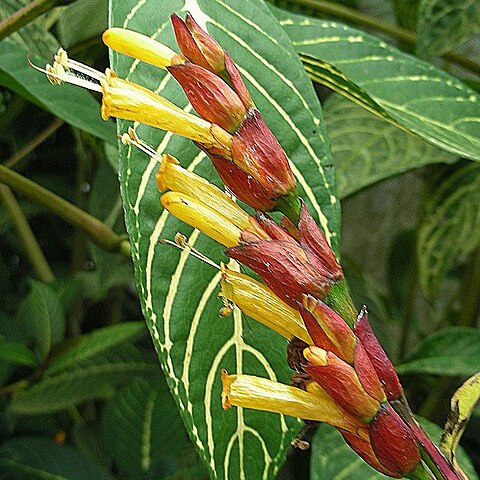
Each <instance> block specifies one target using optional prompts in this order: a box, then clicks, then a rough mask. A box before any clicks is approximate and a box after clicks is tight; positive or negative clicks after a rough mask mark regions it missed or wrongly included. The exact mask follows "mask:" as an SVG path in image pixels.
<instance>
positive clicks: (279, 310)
mask: <svg viewBox="0 0 480 480" xmlns="http://www.w3.org/2000/svg"><path fill="white" fill-rule="evenodd" d="M220 295H221V296H222V297H224V298H225V299H227V300H229V301H231V302H233V303H234V304H235V305H237V307H238V308H239V309H240V310H241V311H242V312H243V313H245V314H246V315H248V316H249V317H252V318H253V319H254V320H256V321H257V322H260V323H262V324H263V325H265V326H267V327H268V328H271V329H272V330H275V331H276V332H277V333H279V334H280V335H282V336H283V337H285V338H286V339H287V340H292V338H294V337H298V338H300V340H303V341H304V342H306V343H308V344H309V345H312V344H313V341H312V339H311V338H310V335H309V334H308V332H307V330H306V329H305V326H304V324H303V321H302V318H301V316H300V314H299V313H298V312H297V311H296V310H295V309H293V308H292V307H290V306H289V305H287V304H286V303H285V302H283V301H282V300H280V298H278V297H277V296H276V295H275V294H274V293H273V292H272V291H271V290H270V289H269V288H268V287H267V286H265V285H264V284H263V283H260V282H257V281H256V280H254V279H253V278H250V277H249V276H248V275H244V274H242V273H238V272H235V271H233V270H229V269H228V268H226V267H225V265H222V280H221V293H220Z"/></svg>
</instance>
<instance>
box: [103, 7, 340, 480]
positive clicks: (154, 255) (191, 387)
mask: <svg viewBox="0 0 480 480" xmlns="http://www.w3.org/2000/svg"><path fill="white" fill-rule="evenodd" d="M185 10H189V11H190V12H191V13H192V15H193V16H194V17H195V19H196V20H197V21H198V22H199V23H200V25H202V26H203V27H205V28H206V29H207V30H208V31H209V32H210V33H211V34H213V35H214V36H215V37H216V39H217V40H218V41H219V42H220V43H221V44H222V45H223V46H224V47H225V49H226V50H227V51H228V52H229V53H230V54H231V55H232V57H233V59H234V61H236V62H237V63H238V65H239V68H240V71H241V73H242V74H243V76H244V78H245V80H246V83H247V86H248V87H249V88H250V91H251V94H252V96H253V99H254V101H255V103H256V105H257V106H258V108H259V110H260V111H261V113H262V115H263V118H264V119H265V120H266V122H267V124H268V125H269V126H270V128H271V129H272V130H273V132H274V133H275V134H276V135H277V137H278V139H279V141H280V143H281V144H282V146H283V147H284V149H285V150H286V152H287V154H288V156H289V158H290V159H291V161H292V162H293V169H294V172H295V174H296V175H297V179H298V181H299V185H300V190H301V194H302V196H303V197H304V198H305V201H306V202H307V204H308V205H309V207H310V208H311V210H312V212H313V214H314V215H315V216H317V217H319V219H320V223H321V225H322V227H323V228H324V230H325V232H326V236H327V238H329V240H330V241H331V242H332V244H333V245H334V248H337V246H338V235H337V230H338V220H339V216H338V206H339V205H338V201H337V200H336V198H335V196H334V190H333V178H332V172H331V157H330V150H329V144H328V141H327V139H326V134H325V130H324V127H323V123H322V114H321V111H320V106H319V103H318V100H317V98H316V95H315V93H314V91H313V89H312V86H311V83H310V81H309V79H308V77H306V75H305V74H304V72H303V69H302V67H301V63H300V61H299V59H298V57H297V56H296V54H295V52H294V50H293V48H292V47H291V44H290V42H289V39H288V37H287V36H286V35H285V33H284V32H283V30H282V29H281V28H280V26H279V25H278V23H277V22H276V21H275V19H274V17H272V16H271V14H270V13H269V11H268V9H267V8H266V6H265V5H264V4H263V3H261V2H257V1H250V0H249V1H245V2H236V1H233V0H229V1H227V2H223V1H220V0H198V1H194V0H188V1H186V2H184V1H182V0H169V1H168V2H164V3H163V4H162V8H158V3H157V2H154V1H148V0H147V1H146V2H140V3H136V2H133V1H117V0H112V2H111V22H112V24H113V25H115V26H122V25H123V26H126V27H128V28H131V29H133V30H137V31H140V32H143V33H145V34H147V35H150V36H152V37H154V38H156V39H158V40H160V41H161V42H162V43H165V44H168V45H169V46H171V47H173V48H176V46H175V44H174V41H173V34H172V33H173V32H172V29H171V26H170V24H169V14H171V13H172V12H174V11H177V12H180V11H185ZM177 51H178V50H177ZM112 65H113V68H114V69H115V70H116V71H117V74H118V75H119V76H121V77H125V76H127V77H128V78H129V79H130V80H133V81H137V82H139V83H141V84H142V85H145V86H147V87H150V88H152V89H153V90H156V91H157V92H160V93H161V94H162V95H164V96H166V97H167V98H168V99H169V100H171V101H173V102H174V103H176V104H177V105H179V106H181V107H182V108H183V107H186V105H187V101H186V99H185V97H184V95H183V93H182V92H181V91H180V89H179V87H178V86H177V85H175V83H174V81H173V80H172V79H171V77H165V76H164V73H163V72H160V71H159V70H156V69H153V68H151V67H148V66H146V65H142V64H139V63H138V62H134V61H133V60H132V59H127V58H122V57H120V56H119V55H116V54H112ZM187 108H188V107H187ZM128 125H129V124H128V123H126V122H119V132H121V133H123V132H124V131H125V130H126V128H127V126H128ZM136 127H137V128H136V131H137V133H138V134H139V136H140V137H141V138H143V139H144V140H145V141H147V142H148V143H149V144H151V145H152V146H153V147H154V148H156V149H157V150H158V151H159V152H160V153H163V152H168V153H170V154H173V155H175V156H177V157H178V158H179V160H180V161H181V163H182V165H183V166H185V167H187V166H188V168H190V169H191V170H194V171H195V172H197V173H199V174H201V175H203V176H206V177H207V178H209V179H211V180H215V179H216V178H217V177H216V175H215V173H214V170H213V168H212V166H211V165H210V163H209V162H208V160H206V159H205V158H204V156H203V155H202V154H200V153H199V151H198V150H197V149H196V148H195V147H194V146H193V145H192V144H191V143H190V142H188V141H185V140H183V139H180V138H177V137H173V136H171V135H170V134H164V133H163V132H160V131H158V130H154V129H152V128H147V127H144V126H141V125H140V126H136ZM156 169H157V163H156V161H155V160H153V161H149V160H148V159H146V158H145V157H144V156H143V155H139V154H137V153H136V152H132V151H131V150H130V149H128V148H125V147H121V160H120V179H121V184H122V196H123V201H124V207H125V211H126V224H127V229H128V232H129V235H130V238H131V244H132V253H133V261H134V265H135V271H136V278H137V285H138V290H139V293H140V298H141V301H142V306H143V309H144V313H145V317H146V319H147V323H148V325H149V327H150V329H151V333H152V337H153V340H154V343H155V346H156V348H157V350H158V353H159V357H160V359H161V362H162V365H163V368H164V371H165V373H166V374H167V379H168V382H169V386H170V389H171V391H172V392H173V394H174V396H175V398H176V400H177V403H178V406H179V408H180V412H181V414H182V416H183V419H184V421H185V423H186V425H187V429H188V430H189V433H190V436H191V438H192V440H193V442H194V444H195V446H196V447H197V449H198V451H199V453H200V455H201V456H202V458H203V459H204V461H205V462H206V464H207V466H208V467H209V469H210V474H211V476H212V478H219V479H224V478H245V479H255V480H257V479H270V478H273V477H274V476H275V474H276V473H277V471H278V469H279V467H280V465H281V464H282V463H283V461H284V457H285V450H286V448H287V447H288V445H289V442H290V440H291V438H292V437H293V435H294V434H295V432H296V431H297V430H298V428H299V423H298V421H297V420H293V419H288V418H285V417H283V416H278V415H275V414H268V413H259V412H255V411H249V410H242V409H231V410H229V411H227V412H223V411H222V408H221V404H220V391H221V382H220V369H221V368H222V367H224V368H227V370H229V371H230V372H244V373H247V372H248V373H250V374H257V375H259V376H263V377H270V378H272V379H278V380H280V381H282V382H286V383H288V382H289V376H290V374H291V371H289V369H288V367H287V365H286V354H285V348H286V342H285V341H284V340H283V339H281V338H279V337H278V336H276V335H274V334H273V333H271V332H269V331H267V330H266V329H265V328H264V327H263V326H261V325H257V324H255V322H253V321H251V320H248V319H246V318H242V316H241V314H240V312H239V311H237V310H235V312H234V314H233V316H232V317H229V318H225V319H218V310H219V308H220V307H221V304H220V303H219V302H218V300H217V299H216V295H217V293H218V291H219V287H218V282H219V279H220V273H219V272H217V271H215V270H214V269H212V267H210V266H208V265H204V264H201V263H200V262H199V261H198V260H196V259H193V258H191V257H189V255H188V253H187V252H182V253H179V252H177V251H176V250H175V251H174V250H172V248H171V247H169V246H168V245H159V244H158V241H159V240H160V239H162V238H170V239H171V238H173V237H174V235H175V233H176V232H177V231H180V232H182V233H183V234H185V235H186V236H187V239H188V243H189V245H191V246H195V248H197V249H199V250H200V251H202V252H203V253H205V254H207V255H208V256H209V257H211V258H212V259H213V260H214V261H216V262H220V261H226V260H227V258H226V257H225V256H224V255H223V254H222V248H220V247H219V246H218V245H216V244H214V243H213V242H212V241H210V240H209V239H207V238H205V237H204V236H203V235H200V234H199V232H198V231H192V229H191V228H189V227H187V226H185V225H182V224H181V223H179V222H178V221H176V220H175V219H174V218H172V217H171V216H169V215H168V214H167V212H162V209H161V206H160V204H159V194H158V191H157V186H156V182H155V173H156ZM252 459H255V460H252Z"/></svg>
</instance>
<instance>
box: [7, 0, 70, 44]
mask: <svg viewBox="0 0 480 480" xmlns="http://www.w3.org/2000/svg"><path fill="white" fill-rule="evenodd" d="M60 3H64V2H62V1H60V0H33V2H30V3H29V4H28V5H25V6H24V7H23V8H21V9H20V10H17V11H16V12H15V13H13V14H12V15H10V16H9V17H7V18H5V19H4V20H2V21H1V22H0V40H3V39H4V38H5V37H8V36H9V35H11V34H12V33H13V32H16V31H17V30H19V29H20V28H22V27H23V26H24V25H27V23H30V22H32V21H33V20H35V19H36V18H37V17H39V16H40V15H41V14H42V13H45V12H47V11H48V10H50V9H51V8H52V7H54V6H55V5H57V4H60Z"/></svg>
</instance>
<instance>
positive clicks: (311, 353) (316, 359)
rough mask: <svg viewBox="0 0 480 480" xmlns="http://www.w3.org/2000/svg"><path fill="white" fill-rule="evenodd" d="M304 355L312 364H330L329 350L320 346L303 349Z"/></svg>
mask: <svg viewBox="0 0 480 480" xmlns="http://www.w3.org/2000/svg"><path fill="white" fill-rule="evenodd" d="M303 356H304V357H305V360H307V362H309V363H311V364H312V365H318V366H321V365H328V358H327V352H326V351H325V350H324V349H323V348H320V347H313V346H312V347H307V348H306V349H305V350H304V351H303Z"/></svg>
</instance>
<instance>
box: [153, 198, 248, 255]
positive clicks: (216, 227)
mask: <svg viewBox="0 0 480 480" xmlns="http://www.w3.org/2000/svg"><path fill="white" fill-rule="evenodd" d="M160 200H161V202H162V205H163V206H164V207H165V208H166V209H167V210H168V211H169V212H170V213H171V214H172V215H174V216H175V217H177V218H178V219H179V220H181V221H182V222H185V223H186V224H188V225H190V226H192V227H194V228H198V229H199V230H200V231H201V232H203V233H205V235H208V236H209V237H210V238H213V240H216V241H217V242H219V243H221V244H222V245H225V246H226V247H228V248H230V247H233V246H235V245H238V243H239V242H240V235H241V233H242V231H241V230H240V229H239V228H238V227H237V226H236V225H234V224H233V223H232V222H231V221H230V220H228V219H227V218H225V217H224V216H223V215H220V214H219V213H218V212H216V211H215V210H212V209H211V208H209V207H207V206H206V205H204V204H203V203H201V202H199V201H198V200H197V199H195V198H193V197H190V196H189V195H185V194H183V193H179V192H167V193H164V194H163V195H162V196H161V197H160Z"/></svg>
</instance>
